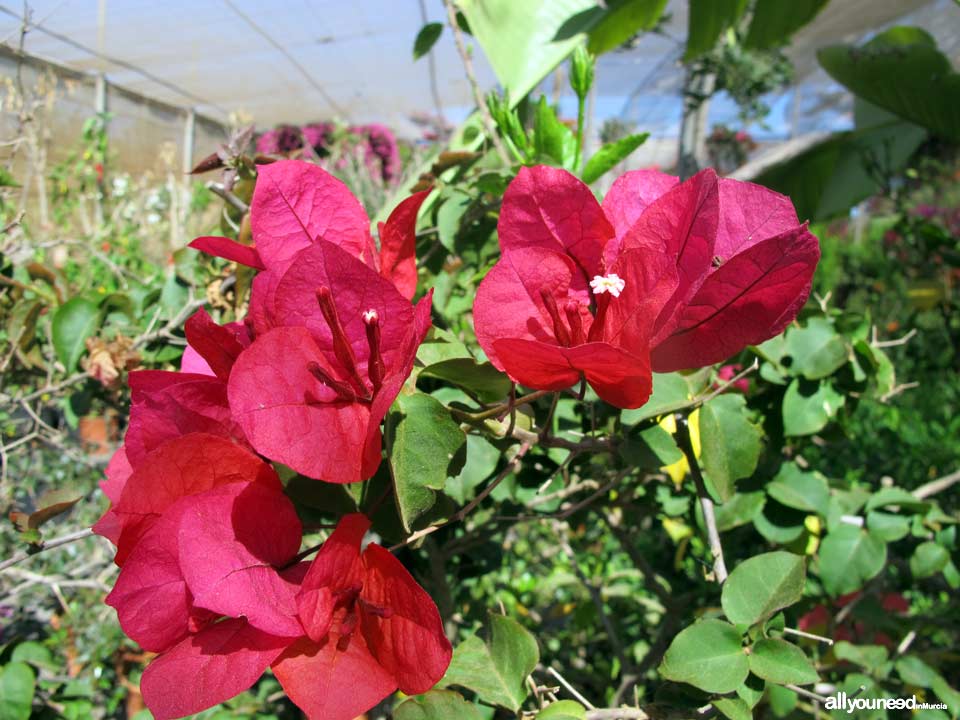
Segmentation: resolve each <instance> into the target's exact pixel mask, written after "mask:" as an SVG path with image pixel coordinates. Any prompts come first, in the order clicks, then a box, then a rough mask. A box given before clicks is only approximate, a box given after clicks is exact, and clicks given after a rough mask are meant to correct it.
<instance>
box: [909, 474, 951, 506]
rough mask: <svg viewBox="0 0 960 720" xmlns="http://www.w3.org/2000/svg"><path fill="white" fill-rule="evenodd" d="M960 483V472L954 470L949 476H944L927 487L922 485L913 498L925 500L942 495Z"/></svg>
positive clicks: (927, 484) (915, 491) (932, 481)
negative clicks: (938, 494)
mask: <svg viewBox="0 0 960 720" xmlns="http://www.w3.org/2000/svg"><path fill="white" fill-rule="evenodd" d="M958 482H960V470H954V471H953V472H952V473H950V474H949V475H944V476H943V477H941V478H937V479H936V480H931V481H930V482H928V483H926V484H925V485H921V486H920V487H918V488H917V489H916V490H914V491H913V496H914V497H915V498H919V499H920V500H924V499H926V498H928V497H930V496H932V495H936V494H937V493H941V492H943V491H944V490H949V489H950V488H951V487H953V486H954V485H956V484H957V483H958Z"/></svg>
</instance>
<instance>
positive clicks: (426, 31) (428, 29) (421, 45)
mask: <svg viewBox="0 0 960 720" xmlns="http://www.w3.org/2000/svg"><path fill="white" fill-rule="evenodd" d="M442 34H443V23H438V22H432V23H427V24H426V25H424V26H423V27H422V28H420V32H418V33H417V37H416V39H415V40H414V41H413V59H414V60H419V59H420V58H422V57H423V56H424V55H426V54H427V53H428V52H430V51H431V50H432V49H433V46H434V45H435V44H436V42H437V40H439V39H440V35H442Z"/></svg>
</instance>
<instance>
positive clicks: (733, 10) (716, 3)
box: [683, 0, 747, 61]
mask: <svg viewBox="0 0 960 720" xmlns="http://www.w3.org/2000/svg"><path fill="white" fill-rule="evenodd" d="M746 7H747V0H690V15H689V17H688V18H687V50H686V52H685V53H684V54H683V59H684V61H687V60H692V59H693V58H695V57H697V56H698V55H703V54H704V53H708V52H710V51H711V50H713V48H714V46H716V44H717V39H718V38H719V37H720V33H722V32H723V31H724V30H726V29H727V28H728V27H731V26H733V25H734V24H735V23H736V22H737V20H739V19H740V16H741V15H743V11H744V10H745V9H746Z"/></svg>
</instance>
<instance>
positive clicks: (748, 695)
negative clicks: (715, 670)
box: [737, 615, 783, 709]
mask: <svg viewBox="0 0 960 720" xmlns="http://www.w3.org/2000/svg"><path fill="white" fill-rule="evenodd" d="M778 617H783V616H782V615H780V616H778ZM766 689H767V684H766V683H765V682H764V681H763V680H762V679H761V678H758V677H757V676H756V675H748V676H747V679H746V680H745V681H744V682H743V685H741V686H740V687H738V688H737V695H738V696H739V697H740V699H741V700H743V701H744V702H745V703H746V704H747V707H748V708H750V709H753V708H754V707H756V706H757V703H758V702H760V701H761V700H762V699H763V694H764V692H765V691H766Z"/></svg>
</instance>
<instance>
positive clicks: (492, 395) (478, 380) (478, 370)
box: [420, 358, 510, 403]
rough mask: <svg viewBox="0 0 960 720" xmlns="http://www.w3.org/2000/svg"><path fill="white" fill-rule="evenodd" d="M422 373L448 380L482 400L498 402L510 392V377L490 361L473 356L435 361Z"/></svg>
mask: <svg viewBox="0 0 960 720" xmlns="http://www.w3.org/2000/svg"><path fill="white" fill-rule="evenodd" d="M420 375H421V376H423V377H433V378H438V379H440V380H446V381H447V382H448V383H451V384H453V385H456V386H457V387H461V388H463V389H464V390H466V391H467V392H469V393H470V394H472V395H474V396H476V398H477V399H478V400H480V402H485V403H492V402H498V401H501V400H505V399H506V398H507V396H508V395H509V394H510V378H508V377H507V376H506V375H504V374H503V373H502V372H500V371H499V370H497V369H496V368H495V367H494V366H493V365H491V364H490V363H488V362H483V363H480V362H477V361H476V360H474V359H473V358H453V359H450V360H443V361H441V362H438V363H433V364H432V365H428V366H427V367H425V368H424V369H423V370H421V371H420Z"/></svg>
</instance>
